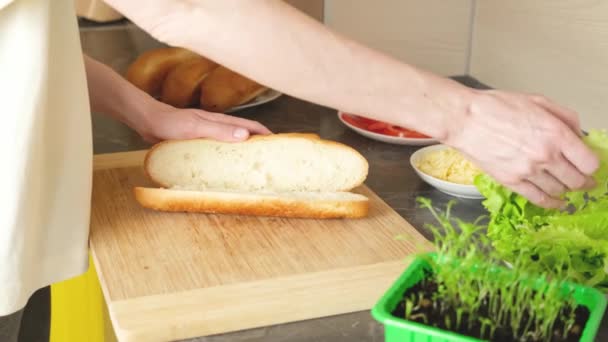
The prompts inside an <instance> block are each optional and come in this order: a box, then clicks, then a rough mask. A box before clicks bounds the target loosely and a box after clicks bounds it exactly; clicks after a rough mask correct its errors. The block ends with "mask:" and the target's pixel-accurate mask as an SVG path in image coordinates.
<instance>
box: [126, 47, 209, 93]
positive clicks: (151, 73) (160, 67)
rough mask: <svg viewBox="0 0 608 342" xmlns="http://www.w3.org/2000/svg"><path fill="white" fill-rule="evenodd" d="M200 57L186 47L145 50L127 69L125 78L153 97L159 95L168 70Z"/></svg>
mask: <svg viewBox="0 0 608 342" xmlns="http://www.w3.org/2000/svg"><path fill="white" fill-rule="evenodd" d="M196 58H200V56H199V55H198V54H196V53H195V52H192V51H190V50H188V49H184V48H179V47H168V48H160V49H154V50H150V51H146V52H144V53H143V54H141V55H140V56H139V57H138V58H137V59H136V60H135V61H134V62H133V63H132V64H131V65H130V66H129V68H128V69H127V73H126V78H127V80H129V82H131V83H132V84H133V85H135V86H136V87H138V88H139V89H141V90H143V91H145V92H146V93H148V94H150V95H151V96H154V97H159V96H160V93H161V88H162V85H163V82H164V80H165V78H166V77H167V75H168V74H169V72H170V71H171V70H173V69H174V68H175V67H176V66H177V65H179V64H180V63H183V62H185V61H188V60H191V59H196Z"/></svg>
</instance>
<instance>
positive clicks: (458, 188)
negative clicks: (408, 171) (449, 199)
mask: <svg viewBox="0 0 608 342" xmlns="http://www.w3.org/2000/svg"><path fill="white" fill-rule="evenodd" d="M445 148H448V146H446V145H442V144H438V145H432V146H427V147H424V148H421V149H419V150H418V151H416V152H414V153H413V154H412V156H411V157H410V164H411V165H412V167H413V168H414V171H416V173H417V174H418V176H420V178H422V180H423V181H425V182H426V183H428V184H430V185H431V186H433V187H435V188H436V189H437V190H439V191H441V192H443V193H445V194H448V195H451V196H456V197H462V198H469V199H482V198H484V197H483V196H482V195H481V193H479V190H477V187H476V186H475V185H465V184H459V183H453V182H448V181H445V180H443V179H439V178H436V177H433V176H431V175H429V174H426V173H424V172H423V171H422V170H420V169H419V168H418V167H417V166H416V165H417V164H418V161H420V160H421V159H422V157H423V156H424V155H425V154H427V153H430V152H433V151H437V150H442V149H445Z"/></svg>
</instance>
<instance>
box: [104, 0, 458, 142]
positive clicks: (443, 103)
mask: <svg viewBox="0 0 608 342" xmlns="http://www.w3.org/2000/svg"><path fill="white" fill-rule="evenodd" d="M108 2H109V3H111V4H112V5H114V6H115V7H116V8H117V9H119V10H120V11H122V12H123V13H124V14H125V15H127V16H129V17H130V18H131V19H132V20H133V21H134V22H135V23H136V24H138V25H140V26H141V27H143V28H144V29H145V30H147V31H148V32H150V33H151V34H152V35H154V36H155V37H156V38H157V39H160V40H162V41H164V42H165V43H168V44H170V45H174V46H182V47H186V48H189V49H191V50H194V51H196V52H198V53H200V54H202V55H205V56H207V57H209V58H211V59H214V60H216V61H217V62H219V63H221V64H224V65H226V66H227V67H229V68H232V69H234V70H236V71H238V72H240V73H242V74H244V75H246V76H248V77H251V78H252V79H255V80H256V81H258V82H260V83H262V84H265V85H267V86H269V87H272V88H275V89H278V90H281V91H283V92H285V93H287V94H290V95H292V96H295V97H298V98H301V99H304V100H308V101H311V102H315V103H318V104H322V105H325V106H329V107H332V108H336V109H341V110H344V111H349V112H354V113H364V114H366V115H368V116H370V117H373V118H377V119H380V120H384V121H388V122H391V123H394V124H399V125H403V126H407V127H411V128H415V129H418V130H420V131H422V132H424V133H427V134H429V135H432V136H435V137H439V138H442V137H445V135H446V126H447V121H448V120H453V119H454V116H455V115H458V114H459V112H463V111H464V108H465V107H466V102H467V98H468V96H469V90H468V89H467V88H465V87H462V86H460V85H458V84H457V83H456V82H453V81H450V80H447V79H444V78H440V77H437V76H434V75H431V74H429V73H425V72H423V71H421V70H418V69H416V68H414V67H412V66H409V65H407V64H404V63H401V62H399V61H397V60H395V59H392V58H390V57H388V56H386V55H383V54H381V53H379V52H376V51H373V50H371V49H368V48H366V47H364V46H362V45H360V44H358V43H356V42H354V41H352V40H349V39H347V38H345V37H342V36H341V35H338V34H336V33H334V32H332V31H330V30H329V29H327V28H326V27H325V26H323V25H321V24H320V23H318V22H316V21H315V20H313V19H311V18H308V17H306V16H305V15H304V14H302V13H300V12H298V11H297V10H295V9H293V8H291V7H290V6H288V5H286V4H285V3H283V2H282V1H277V0H260V1H244V0H224V1H212V0H200V1H168V0H165V1H158V2H156V3H157V4H158V5H157V6H156V8H150V6H148V8H147V9H146V10H144V11H142V10H141V8H142V3H140V1H126V0H110V1H108Z"/></svg>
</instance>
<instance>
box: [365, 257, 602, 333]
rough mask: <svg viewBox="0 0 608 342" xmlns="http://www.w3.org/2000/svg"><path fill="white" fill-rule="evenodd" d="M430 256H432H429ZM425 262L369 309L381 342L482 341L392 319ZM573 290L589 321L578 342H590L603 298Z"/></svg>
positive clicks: (584, 290) (419, 260)
mask: <svg viewBox="0 0 608 342" xmlns="http://www.w3.org/2000/svg"><path fill="white" fill-rule="evenodd" d="M431 256H434V254H431ZM429 268H430V265H429V264H428V262H427V261H426V260H425V259H424V258H421V257H418V258H416V259H414V260H413V261H412V262H411V264H410V265H409V267H408V268H407V269H406V270H405V271H404V272H403V273H402V274H401V276H400V277H399V278H398V279H397V280H396V281H395V282H394V283H393V285H392V286H391V287H390V288H389V289H388V290H387V291H386V293H385V294H384V295H383V296H382V298H380V300H379V301H378V302H377V303H376V305H375V306H374V307H373V308H372V316H373V317H374V319H375V320H377V321H378V322H380V323H382V324H383V325H384V336H385V337H384V340H385V342H431V341H433V342H448V341H467V342H471V341H482V340H479V339H476V338H472V337H469V336H464V335H461V334H458V333H454V332H451V331H447V330H441V329H438V328H435V327H432V326H428V325H424V324H421V323H417V322H412V321H408V320H405V319H402V318H398V317H394V316H393V315H392V314H391V312H392V311H393V310H394V309H395V308H396V307H397V305H398V303H399V301H401V299H402V296H403V293H404V292H405V291H406V290H407V289H408V288H410V287H411V286H413V285H415V284H416V283H418V282H419V281H420V280H421V279H422V277H424V270H425V269H429ZM569 285H571V286H573V287H574V299H575V302H576V303H577V304H578V305H583V306H585V307H586V308H587V309H589V311H590V315H589V319H588V320H587V324H586V325H585V329H584V330H583V334H582V335H581V339H580V342H593V341H594V340H595V335H596V334H597V330H598V328H599V326H600V322H601V320H602V316H603V315H604V311H605V310H606V296H605V295H604V293H602V292H601V291H599V290H597V289H594V288H590V287H585V286H582V285H578V284H569Z"/></svg>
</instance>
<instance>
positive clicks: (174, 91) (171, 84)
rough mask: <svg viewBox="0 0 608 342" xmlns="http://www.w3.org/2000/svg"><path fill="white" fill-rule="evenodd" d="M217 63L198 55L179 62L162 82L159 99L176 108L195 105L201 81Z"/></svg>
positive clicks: (198, 96) (197, 100) (197, 101)
mask: <svg viewBox="0 0 608 342" xmlns="http://www.w3.org/2000/svg"><path fill="white" fill-rule="evenodd" d="M217 67H218V64H217V63H215V62H213V61H211V60H209V59H207V58H205V57H198V58H194V59H191V60H188V61H186V62H183V63H181V64H179V65H178V66H177V67H175V68H174V69H173V70H171V72H169V74H168V75H167V78H166V79H165V81H164V82H163V84H162V94H161V101H163V102H164V103H167V104H170V105H172V106H174V107H177V108H187V107H192V106H197V105H198V103H199V98H200V91H201V82H202V81H203V79H205V77H207V75H209V73H210V72H211V71H212V70H213V69H215V68H217Z"/></svg>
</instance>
